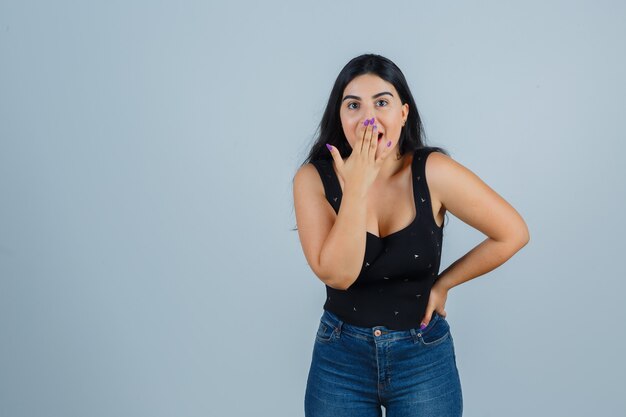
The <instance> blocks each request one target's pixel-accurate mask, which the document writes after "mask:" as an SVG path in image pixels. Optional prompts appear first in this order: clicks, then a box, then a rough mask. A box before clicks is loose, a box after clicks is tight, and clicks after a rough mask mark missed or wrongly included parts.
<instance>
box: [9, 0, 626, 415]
mask: <svg viewBox="0 0 626 417" xmlns="http://www.w3.org/2000/svg"><path fill="white" fill-rule="evenodd" d="M625 18H626V6H625V5H624V3H623V2H618V1H593V2H592V1H586V2H581V1H577V2H571V1H551V2H545V1H524V2H520V1H516V2H508V1H501V0H500V1H486V2H463V3H461V2H458V3H453V2H432V1H429V2H425V1H404V2H392V3H381V2H369V1H358V2H357V1H344V2H314V3H310V4H306V5H304V4H296V3H295V2H272V1H268V2H258V3H249V4H241V3H236V2H231V3H229V4H228V5H226V4H225V3H224V4H217V3H208V2H179V1H177V2H174V1H171V2H147V1H135V2H114V1H107V2H91V4H89V3H88V2H65V1H63V2H62V1H57V2H30V1H2V2H1V3H0V415H3V416H11V417H22V416H43V415H45V416H64V417H70V416H77V417H78V416H81V417H82V416H148V415H149V416H154V417H157V416H206V415H224V416H226V415H228V416H251V415H258V416H261V415H263V416H269V415H272V416H290V417H292V416H302V415H303V414H304V412H303V398H304V387H305V383H306V376H307V372H308V367H309V364H310V358H311V351H312V347H313V341H314V333H315V330H316V329H317V323H318V320H319V316H320V315H321V312H322V305H323V302H324V286H323V284H322V282H321V281H320V280H319V279H317V278H316V277H315V275H314V274H313V273H312V271H311V270H310V269H309V268H308V265H307V263H306V260H305V258H304V255H303V253H302V250H301V247H300V243H299V240H298V236H297V232H295V231H291V230H290V229H291V228H292V227H293V226H294V225H295V215H294V211H293V200H292V193H291V191H292V189H291V186H292V183H291V180H292V178H293V174H294V173H295V171H296V169H297V167H298V166H299V164H300V163H301V161H302V160H303V159H304V157H305V156H306V152H307V150H308V147H309V146H310V145H311V143H312V140H313V133H314V131H315V128H316V127H317V123H318V122H319V120H320V118H321V115H322V111H323V109H324V105H325V104H326V100H327V98H328V94H329V93H330V88H331V86H332V83H333V82H334V80H335V77H336V76H337V74H338V72H339V70H340V69H341V68H342V67H343V65H345V63H347V62H348V60H349V59H351V58H352V57H354V56H357V55H359V54H361V53H369V52H373V53H378V54H381V55H384V56H386V57H388V58H390V59H392V60H393V61H394V62H395V63H396V64H398V66H399V67H400V68H401V69H402V70H403V72H404V74H405V76H406V78H407V79H408V81H409V83H410V87H411V89H412V92H413V94H414V96H415V99H416V101H417V104H418V107H419V110H420V112H421V115H422V117H423V120H424V124H425V127H426V134H427V138H428V142H429V144H431V145H437V146H443V147H444V148H446V149H447V150H448V151H450V153H451V156H452V157H453V158H455V159H456V160H457V161H458V162H460V163H462V164H463V165H465V166H466V167H468V168H470V169H471V170H473V171H474V172H475V173H476V174H477V175H479V176H480V177H481V178H482V179H483V180H484V181H485V182H486V183H487V184H489V185H490V186H491V187H492V188H493V189H495V190H496V191H497V192H498V193H500V194H501V195H502V196H503V197H504V198H505V199H507V201H509V202H510V203H511V204H512V205H513V206H514V207H515V208H516V209H517V210H518V211H519V212H520V213H521V214H522V216H523V217H524V219H525V220H526V222H527V224H528V226H529V228H530V232H531V241H530V243H529V244H528V245H527V246H526V247H525V248H523V250H522V251H520V252H519V253H518V254H517V255H515V256H514V257H513V258H512V259H511V260H510V261H509V262H507V263H505V264H504V265H502V266H501V267H500V268H498V269H496V270H494V271H492V272H490V273H488V274H486V275H483V276H481V277H478V278H476V279H474V280H471V281H469V282H467V283H465V284H462V285H460V286H458V287H455V288H453V289H452V290H451V291H450V293H449V297H448V301H447V304H446V311H447V313H448V321H449V323H450V324H451V329H452V332H453V334H454V340H455V346H456V353H457V360H458V366H459V371H460V374H461V379H462V385H463V389H464V392H463V395H464V409H465V413H464V415H465V416H468V417H473V416H476V417H487V416H503V415H506V416H509V417H516V416H528V415H541V416H547V415H557V416H572V417H574V416H581V417H583V416H589V415H591V414H592V413H593V414H597V415H602V416H617V415H624V413H625V412H626V399H625V397H624V395H623V386H624V383H623V375H624V374H625V373H626V364H625V360H624V356H623V352H624V351H625V350H626V343H625V336H624V333H623V332H622V331H621V330H622V323H623V320H624V319H626V314H625V312H626V308H625V307H624V302H623V294H624V290H625V289H626V285H625V281H624V272H623V271H624V268H623V260H624V258H622V256H623V254H622V252H623V250H624V243H623V242H624V240H623V237H624V235H625V232H626V230H625V229H626V228H625V225H626V223H625V221H624V217H622V214H623V213H624V209H625V201H624V200H625V194H624V189H625V186H624V179H625V178H626V172H625V171H626V169H625V164H624V163H623V158H624V151H625V147H624V143H625V140H624V139H625V135H624V127H623V126H622V125H621V124H620V122H619V119H620V118H621V117H623V115H624V112H625V110H626V106H625V100H626V99H625V97H626V82H625V81H624V74H625V71H626V59H625V57H624V39H625V38H626V24H625ZM484 238H485V236H484V235H482V234H481V233H480V232H478V231H476V230H475V229H472V228H470V227H469V226H467V225H466V224H464V223H462V222H461V221H460V220H458V219H456V218H455V217H454V216H452V215H451V214H448V216H447V219H446V229H445V237H444V251H443V260H442V270H443V269H444V268H446V267H447V266H448V265H449V264H450V263H452V262H453V261H454V260H456V259H457V258H459V257H460V256H462V255H463V254H465V253H466V252H467V251H469V250H470V249H471V248H472V247H473V246H475V245H476V244H478V243H480V241H482V239H484Z"/></svg>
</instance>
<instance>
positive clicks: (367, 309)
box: [311, 148, 443, 330]
mask: <svg viewBox="0 0 626 417" xmlns="http://www.w3.org/2000/svg"><path fill="white" fill-rule="evenodd" d="M433 151H434V149H432V148H420V149H418V150H416V151H415V154H414V156H413V161H412V163H411V175H412V181H413V197H414V201H415V208H416V217H415V219H414V220H413V222H412V223H411V224H410V225H408V226H407V227H405V228H404V229H401V230H399V231H397V232H394V233H392V234H390V235H387V236H384V237H382V238H381V237H378V236H376V235H374V234H372V233H370V232H366V235H367V236H366V246H365V256H364V259H363V265H362V267H361V271H360V272H359V275H358V277H357V279H356V281H354V283H353V284H352V285H351V286H350V287H349V288H348V289H346V290H337V289H334V288H331V287H329V286H328V285H326V302H325V303H324V307H323V308H324V310H329V311H331V312H332V313H335V314H336V315H337V316H338V317H339V318H340V319H341V320H343V321H345V322H346V323H348V324H352V325H355V326H361V327H374V326H379V325H382V326H386V327H387V328H389V329H391V330H408V329H410V328H416V327H419V325H420V323H421V319H422V318H423V317H424V314H425V312H426V305H427V304H428V297H429V295H430V289H431V287H432V285H433V283H434V282H435V280H436V279H437V277H438V274H439V264H440V260H441V245H442V238H443V225H442V227H439V226H438V225H437V223H436V222H435V219H434V218H433V214H432V213H433V212H432V206H431V200H430V192H429V190H428V185H427V183H426V176H425V169H424V168H425V166H426V158H427V157H428V155H430V153H431V152H433ZM311 163H312V164H313V165H314V166H315V167H316V168H317V170H318V172H319V174H320V176H321V178H322V182H323V184H324V191H325V193H326V199H327V200H328V202H329V203H330V205H331V206H332V207H333V209H334V210H335V212H336V213H339V206H340V205H341V197H342V191H341V186H340V184H339V179H338V178H337V174H336V173H335V170H334V169H333V165H332V159H329V160H326V159H318V160H314V161H311Z"/></svg>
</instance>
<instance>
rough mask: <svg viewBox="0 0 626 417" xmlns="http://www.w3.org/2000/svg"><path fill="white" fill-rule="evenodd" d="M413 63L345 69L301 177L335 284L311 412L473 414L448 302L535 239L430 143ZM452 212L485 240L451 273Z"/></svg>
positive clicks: (329, 281)
mask: <svg viewBox="0 0 626 417" xmlns="http://www.w3.org/2000/svg"><path fill="white" fill-rule="evenodd" d="M422 134H423V131H422V123H421V120H420V117H419V113H418V111H417V108H416V106H415V101H414V99H413V97H412V95H411V92H410V91H409V87H408V85H407V82H406V80H405V78H404V75H403V74H402V72H401V71H400V69H399V68H398V67H397V66H396V65H395V64H394V63H393V62H391V61H390V60H388V59H386V58H384V57H381V56H379V55H372V54H368V55H361V56H359V57H356V58H354V59H352V60H351V61H350V62H349V63H348V64H347V65H346V66H345V67H344V68H343V69H342V70H341V72H340V73H339V75H338V77H337V80H336V81H335V84H334V86H333V89H332V91H331V94H330V98H329V100H328V104H327V106H326V110H325V112H324V115H323V117H322V121H321V123H320V135H319V138H318V140H317V142H316V143H315V144H314V145H313V148H312V149H311V151H310V153H309V156H308V158H307V160H306V161H305V162H304V163H303V164H302V166H301V167H300V168H299V169H298V172H297V173H296V175H295V177H294V181H293V193H294V203H295V210H296V222H297V227H298V234H299V237H300V241H301V244H302V249H303V251H304V255H305V257H306V259H307V262H308V264H309V266H310V267H311V269H312V270H313V272H314V273H315V275H316V276H317V277H319V279H320V280H321V281H322V282H324V284H325V285H326V294H327V296H326V300H325V303H324V306H323V314H322V316H321V318H320V322H319V327H318V330H317V334H316V336H315V344H314V347H313V355H312V361H311V367H310V370H309V375H308V379H307V385H306V392H305V401H304V407H305V415H306V416H307V417H320V416H333V417H342V416H359V417H369V416H372V417H373V416H381V415H382V410H381V406H384V407H385V411H386V415H387V417H405V416H437V417H447V416H461V415H462V411H463V399H462V390H461V382H460V378H459V373H458V369H457V366H456V356H455V352H454V345H453V339H452V334H451V332H450V325H449V324H448V322H447V320H446V318H445V317H446V311H445V303H446V298H447V295H448V291H449V290H450V289H451V288H453V287H455V286H457V285H459V284H461V283H464V282H466V281H468V280H470V279H472V278H475V277H477V276H480V275H483V274H485V273H487V272H489V271H491V270H493V269H494V268H496V267H497V266H499V265H501V264H502V263H504V262H505V261H506V260H507V259H509V258H510V257H511V256H513V255H514V254H515V253H516V252H517V251H519V250H520V249H521V248H522V247H523V246H524V245H526V243H528V241H529V239H530V237H529V232H528V228H527V226H526V224H525V222H524V220H523V219H522V217H521V216H520V215H519V214H518V213H517V211H516V210H515V209H514V208H513V207H512V206H511V205H510V204H508V203H507V202H506V201H505V200H504V199H503V198H502V197H500V196H499V195H498V194H497V193H496V192H495V191H493V190H492V189H491V188H490V187H489V186H487V185H486V184H485V183H484V182H483V181H481V179H480V178H478V177H477V176H476V175H475V174H474V173H473V172H472V171H470V170H469V169H467V168H465V167H464V166H463V165H461V164H459V163H458V162H456V161H454V160H453V159H452V158H451V157H449V156H448V154H447V152H445V151H443V150H442V149H441V148H435V147H427V146H425V144H424V143H423V141H422ZM446 211H449V212H451V213H452V214H454V215H455V216H456V217H458V218H459V219H461V220H462V221H464V222H465V223H467V224H468V225H470V226H472V227H474V228H476V229H478V230H480V231H481V232H483V233H484V234H485V235H487V236H488V237H487V239H485V240H484V241H483V242H482V243H480V244H479V245H477V246H476V247H475V248H473V249H472V250H470V251H469V252H468V253H467V254H466V255H464V256H463V257H461V258H460V259H459V260H457V261H456V262H454V263H453V264H452V265H450V267H448V268H447V269H446V270H445V271H443V272H442V273H439V264H440V259H441V249H442V245H443V241H442V237H443V226H444V224H443V222H444V214H445V213H446Z"/></svg>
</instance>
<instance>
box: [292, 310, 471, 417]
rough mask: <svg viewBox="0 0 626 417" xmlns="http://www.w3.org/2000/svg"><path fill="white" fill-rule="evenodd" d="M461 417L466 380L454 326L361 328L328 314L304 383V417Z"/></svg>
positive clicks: (439, 322)
mask: <svg viewBox="0 0 626 417" xmlns="http://www.w3.org/2000/svg"><path fill="white" fill-rule="evenodd" d="M381 405H382V406H384V407H385V412H386V416H387V417H413V416H415V417H417V416H420V417H459V416H461V415H462V413H463V397H462V393H461V380H460V378H459V372H458V369H457V366H456V355H455V353H454V344H453V340H452V334H451V333H450V325H449V324H448V322H447V321H446V319H445V318H444V317H443V316H440V315H439V314H437V312H434V313H433V315H432V318H431V320H430V322H429V323H428V326H427V327H426V328H425V329H424V330H420V329H419V327H418V328H414V329H409V330H389V329H388V328H386V327H385V326H375V327H357V326H353V325H350V324H347V323H344V322H343V321H342V320H340V319H339V317H337V316H336V315H335V314H333V313H331V312H330V311H327V310H324V313H323V314H322V316H321V318H320V323H319V328H318V330H317V334H316V335H315V345H314V347H313V355H312V360H311V367H310V369H309V375H308V378H307V384H306V393H305V399H304V413H305V416H306V417H331V416H332V417H370V416H371V417H379V416H382V410H381Z"/></svg>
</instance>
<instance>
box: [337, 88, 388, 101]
mask: <svg viewBox="0 0 626 417" xmlns="http://www.w3.org/2000/svg"><path fill="white" fill-rule="evenodd" d="M385 94H389V95H390V96H391V97H393V94H391V93H390V92H389V91H383V92H382V93H378V94H374V95H373V96H372V98H376V97H380V96H382V95H385ZM349 98H353V99H355V100H361V97H359V96H351V95H348V96H345V97H344V98H343V100H341V102H342V103H343V102H344V101H345V100H347V99H349Z"/></svg>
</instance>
